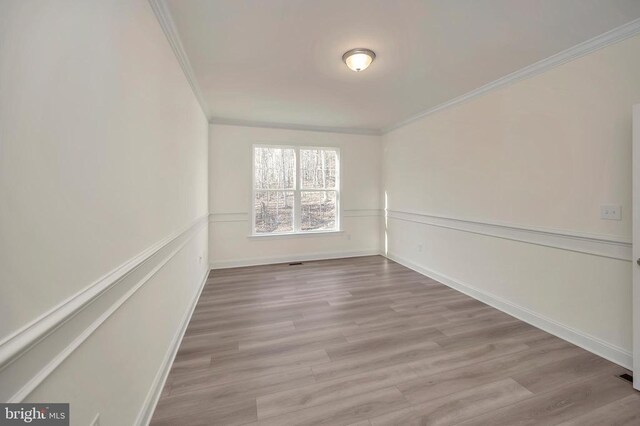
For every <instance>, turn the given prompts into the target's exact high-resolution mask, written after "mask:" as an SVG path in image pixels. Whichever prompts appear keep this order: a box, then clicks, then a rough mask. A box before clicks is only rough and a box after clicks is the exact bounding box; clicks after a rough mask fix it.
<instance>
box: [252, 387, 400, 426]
mask: <svg viewBox="0 0 640 426" xmlns="http://www.w3.org/2000/svg"><path fill="white" fill-rule="evenodd" d="M408 405H409V403H408V402H407V401H406V400H405V399H404V398H403V397H402V394H401V393H400V391H399V390H398V389H396V388H395V387H389V388H383V389H379V390H376V391H372V392H367V393H361V394H358V395H355V396H351V397H347V398H343V399H341V400H338V401H332V402H330V403H327V404H321V405H315V406H313V407H309V408H304V409H302V410H298V411H294V412H291V413H287V414H284V415H281V416H276V417H270V418H267V419H264V420H260V421H259V422H258V423H259V424H260V425H261V426H321V425H327V426H342V425H349V424H351V423H355V422H358V421H364V420H366V419H367V418H369V417H375V416H377V415H379V414H382V413H384V412H387V411H394V410H398V409H400V408H404V407H406V406H408Z"/></svg>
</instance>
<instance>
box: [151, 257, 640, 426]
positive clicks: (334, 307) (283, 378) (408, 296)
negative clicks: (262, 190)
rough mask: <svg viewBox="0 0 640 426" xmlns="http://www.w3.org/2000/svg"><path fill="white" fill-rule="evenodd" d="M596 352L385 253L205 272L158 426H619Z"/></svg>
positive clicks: (618, 390)
mask: <svg viewBox="0 0 640 426" xmlns="http://www.w3.org/2000/svg"><path fill="white" fill-rule="evenodd" d="M626 372H628V371H626V370H625V369H624V368H622V367H619V366H617V365H615V364H613V363H611V362H609V361H607V360H605V359H603V358H600V357H598V356H596V355H593V354H591V353H589V352H587V351H585V350H583V349H581V348H578V347H576V346H574V345H571V344H569V343H567V342H565V341H563V340H561V339H559V338H556V337H554V336H552V335H550V334H547V333H545V332H543V331H541V330H539V329H536V328H535V327H532V326H530V325H528V324H526V323H524V322H522V321H519V320H517V319H515V318H513V317H511V316H509V315H506V314H504V313H502V312H500V311H498V310H496V309H493V308H491V307H489V306H487V305H484V304H482V303H480V302H478V301H476V300H474V299H472V298H470V297H468V296H465V295H464V294H461V293H459V292H457V291H455V290H452V289H450V288H449V287H446V286H444V285H442V284H440V283H438V282H436V281H433V280H431V279H429V278H426V277H424V276H423V275H420V274H418V273H416V272H414V271H412V270H409V269H407V268H405V267H403V266H401V265H399V264H397V263H394V262H392V261H390V260H387V259H385V258H383V257H380V256H370V257H360V258H351V259H338V260H327V261H317V262H304V264H302V265H297V266H289V265H269V266H257V267H248V268H235V269H226V270H216V271H213V272H212V273H211V275H210V276H209V279H208V281H207V283H206V286H205V288H204V290H203V293H202V296H201V298H200V301H199V302H198V305H197V307H196V310H195V313H194V315H193V318H192V319H191V322H190V324H189V327H188V329H187V332H186V335H185V337H184V339H183V342H182V345H181V346H180V349H179V351H178V355H177V357H176V359H175V362H174V364H173V367H172V370H171V372H170V374H169V378H168V380H167V384H166V386H165V388H164V390H163V393H162V396H161V398H160V401H159V403H158V406H157V408H156V411H155V413H154V417H153V419H152V422H151V423H152V424H153V425H245V424H251V425H277V426H287V425H332V426H339V425H359V426H360V425H375V426H377V425H414V424H416V425H417V424H420V425H431V424H433V425H453V424H462V425H465V426H466V425H515V424H518V425H521V424H535V425H555V424H562V425H580V426H584V425H626V424H629V425H631V424H633V425H638V424H640V394H639V393H637V392H636V391H634V390H633V389H632V387H631V384H630V383H628V382H626V381H624V380H622V379H620V378H618V377H617V375H619V374H622V373H626Z"/></svg>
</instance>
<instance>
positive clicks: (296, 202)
mask: <svg viewBox="0 0 640 426" xmlns="http://www.w3.org/2000/svg"><path fill="white" fill-rule="evenodd" d="M256 148H274V149H292V150H293V151H294V156H295V169H296V179H295V184H294V188H293V189H272V190H269V191H274V192H275V191H279V192H293V231H290V232H256V208H255V200H256V191H265V190H264V189H257V188H256V158H255V156H256ZM305 149H322V150H327V151H334V152H335V153H336V187H335V189H327V190H324V189H302V174H301V173H300V150H305ZM341 169H342V161H341V157H340V148H338V147H336V146H307V145H277V144H254V145H253V146H252V147H251V205H250V209H251V235H250V236H251V237H257V238H266V237H273V236H292V235H318V234H336V233H341V232H342V227H341V223H342V220H341V219H342V209H341V208H340V193H341V182H340V175H341V171H342V170H341ZM313 191H319V192H323V191H335V193H336V225H335V228H334V229H319V230H311V231H303V230H302V223H301V219H302V196H301V193H302V192H313Z"/></svg>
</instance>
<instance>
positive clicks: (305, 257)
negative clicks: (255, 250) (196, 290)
mask: <svg viewBox="0 0 640 426" xmlns="http://www.w3.org/2000/svg"><path fill="white" fill-rule="evenodd" d="M379 254H380V252H379V251H378V250H360V251H339V252H328V253H310V254H292V255H288V256H271V257H256V258H251V259H237V260H223V261H219V262H212V263H211V264H210V267H211V269H225V268H239V267H243V266H258V265H273V264H277V263H288V262H303V261H311V260H328V259H341V258H345V257H361V256H375V255H379Z"/></svg>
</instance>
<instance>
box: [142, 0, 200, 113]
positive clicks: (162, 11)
mask: <svg viewBox="0 0 640 426" xmlns="http://www.w3.org/2000/svg"><path fill="white" fill-rule="evenodd" d="M149 4H150V5H151V9H153V12H154V13H155V15H156V18H157V19H158V22H159V23H160V27H162V31H163V32H164V34H165V35H166V36H167V40H169V44H170V45H171V49H172V50H173V53H174V54H175V55H176V59H178V63H179V64H180V67H182V71H183V72H184V75H185V77H186V78H187V81H188V82H189V85H190V86H191V89H192V90H193V94H194V95H195V96H196V99H197V100H198V103H199V104H200V108H201V109H202V112H203V113H204V115H205V117H207V118H209V109H208V108H207V103H206V102H205V100H204V96H203V95H202V91H201V90H200V86H199V85H198V81H197V80H196V77H195V74H194V72H193V68H192V67H191V62H189V58H188V56H187V53H186V52H185V50H184V46H183V45H182V41H181V40H180V36H179V35H178V30H177V28H176V25H175V23H174V22H173V18H172V17H171V12H169V7H168V6H167V4H166V3H165V1H164V0H149Z"/></svg>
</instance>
